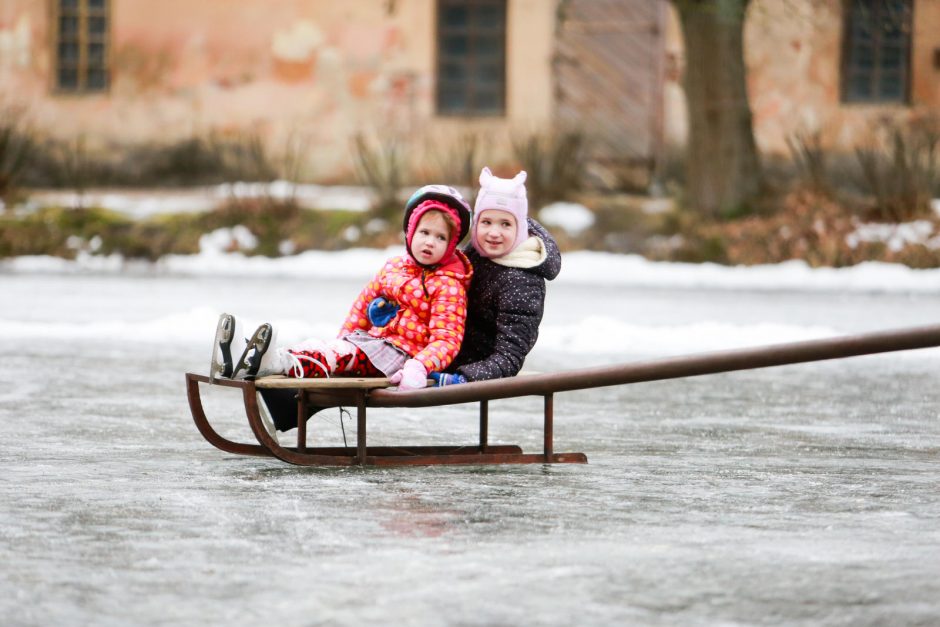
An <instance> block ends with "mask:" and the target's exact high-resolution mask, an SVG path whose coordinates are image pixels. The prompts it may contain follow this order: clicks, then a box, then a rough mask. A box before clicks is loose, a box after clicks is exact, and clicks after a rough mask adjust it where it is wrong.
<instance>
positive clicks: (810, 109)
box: [665, 0, 940, 153]
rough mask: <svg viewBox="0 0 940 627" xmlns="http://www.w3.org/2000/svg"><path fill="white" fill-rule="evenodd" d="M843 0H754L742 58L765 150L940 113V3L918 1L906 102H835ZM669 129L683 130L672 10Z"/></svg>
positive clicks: (860, 138)
mask: <svg viewBox="0 0 940 627" xmlns="http://www.w3.org/2000/svg"><path fill="white" fill-rule="evenodd" d="M842 20H843V16H842V9H841V2H840V0H787V1H785V2H783V1H781V0H755V1H754V2H753V3H752V5H751V7H750V8H749V13H748V16H747V22H746V27H745V57H746V63H747V67H748V85H749V98H750V104H751V109H752V111H753V114H754V132H755V135H756V139H757V143H758V146H759V148H760V149H761V150H762V151H763V152H765V153H766V152H781V153H782V152H786V151H787V144H786V140H787V137H788V136H790V135H791V134H793V133H796V132H805V133H814V132H819V133H820V134H821V137H822V140H823V142H824V143H825V144H826V145H828V146H830V147H834V148H838V149H851V148H852V147H853V146H856V145H858V144H859V143H861V142H864V141H865V140H866V138H867V137H868V134H869V132H870V130H871V128H872V124H873V123H874V122H875V121H876V120H879V119H881V118H884V117H885V116H888V117H896V118H901V119H904V118H908V117H911V116H916V115H921V114H923V113H924V112H929V111H934V112H940V69H938V68H936V67H934V60H933V59H934V54H935V52H934V51H935V50H937V49H940V2H938V1H937V0H915V3H914V33H913V39H912V47H913V50H912V54H911V74H912V83H911V100H912V102H911V105H910V106H908V105H867V104H856V103H852V104H846V103H842V102H840V59H841V46H842ZM666 52H667V67H671V66H677V70H676V71H673V72H670V71H668V70H667V82H666V87H665V107H666V134H667V139H668V141H669V143H671V144H678V145H681V144H682V143H684V140H685V136H686V133H687V128H686V121H685V106H686V105H685V101H684V95H683V93H682V90H681V66H682V54H683V52H682V42H681V32H680V31H679V28H678V22H677V18H676V15H675V12H674V11H672V10H670V19H669V28H668V29H667V43H666Z"/></svg>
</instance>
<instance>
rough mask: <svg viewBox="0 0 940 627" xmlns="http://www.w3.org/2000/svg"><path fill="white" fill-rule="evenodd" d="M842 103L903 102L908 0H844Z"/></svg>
mask: <svg viewBox="0 0 940 627" xmlns="http://www.w3.org/2000/svg"><path fill="white" fill-rule="evenodd" d="M844 6H845V30H844V34H843V51H842V100H843V102H870V103H890V102H897V103H906V102H907V101H908V94H909V88H910V52H911V22H912V9H911V0H846V1H845V3H844Z"/></svg>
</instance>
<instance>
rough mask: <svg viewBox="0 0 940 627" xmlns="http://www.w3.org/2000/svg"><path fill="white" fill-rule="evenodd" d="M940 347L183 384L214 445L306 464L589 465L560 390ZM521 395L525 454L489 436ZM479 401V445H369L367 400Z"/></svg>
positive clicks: (864, 339) (925, 331)
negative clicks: (563, 435) (537, 449)
mask: <svg viewBox="0 0 940 627" xmlns="http://www.w3.org/2000/svg"><path fill="white" fill-rule="evenodd" d="M935 346H940V325H938V326H929V327H918V328H913V329H902V330H895V331H885V332H880V333H869V334H864V335H854V336H846V337H840V338H830V339H822V340H811V341H807V342H794V343H789V344H775V345H769V346H762V347H757V348H747V349H740V350H731V351H721V352H714V353H704V354H700V355H690V356H683V357H670V358H666V359H659V360H654V361H648V362H638V363H632V364H621V365H616V366H606V367H598V368H585V369H581V370H571V371H566V372H558V373H552V374H535V375H527V376H520V377H511V378H506V379H497V380H493V381H479V382H476V383H465V384H462V385H454V386H448V387H443V388H425V389H421V390H410V391H398V390H393V389H392V390H390V389H386V388H387V387H388V386H389V384H388V381H387V380H386V379H354V378H333V379H289V378H284V377H268V378H262V379H258V380H256V381H243V380H230V379H216V380H215V381H214V382H213V381H211V380H210V379H209V377H208V376H205V375H200V374H194V373H187V374H186V390H187V395H188V397H189V406H190V410H191V411H192V415H193V420H194V421H195V423H196V427H197V428H198V429H199V432H200V433H201V434H202V435H203V437H204V438H205V439H206V440H207V441H208V442H209V443H210V444H212V445H213V446H215V447H216V448H219V449H221V450H223V451H226V452H228V453H235V454H239V455H262V456H273V457H277V458H278V459H281V460H283V461H285V462H288V463H291V464H298V465H301V466H350V465H372V466H405V465H435V464H529V463H540V464H545V463H585V462H587V457H586V456H585V455H584V454H583V453H556V452H555V451H554V442H553V423H554V408H553V400H554V395H555V394H556V393H558V392H566V391H571V390H583V389H590V388H597V387H606V386H611V385H624V384H628V383H639V382H645V381H660V380H665V379H675V378H683V377H691V376H698V375H705V374H716V373H720V372H731V371H735V370H750V369H755V368H766V367H770V366H780V365H785V364H795V363H804V362H810V361H823V360H829V359H841V358H845V357H854V356H859V355H869V354H875V353H885V352H893V351H902V350H911V349H917V348H929V347H935ZM210 383H214V384H215V385H221V386H225V387H232V388H238V389H240V390H241V392H242V396H243V399H244V403H245V412H246V414H247V416H248V424H249V426H250V428H251V431H252V433H253V434H254V436H255V439H256V440H257V441H258V443H257V444H253V443H239V442H234V441H232V440H228V439H226V438H224V437H222V436H221V435H219V433H218V432H217V431H216V430H215V429H213V428H212V426H211V425H210V423H209V420H208V419H207V417H206V414H205V411H204V409H203V406H202V399H201V397H200V387H199V386H200V384H210ZM266 389H268V390H270V389H289V390H294V396H295V398H296V409H297V412H296V415H297V443H296V445H295V446H282V445H281V444H280V443H279V442H278V441H277V440H276V439H275V438H273V437H272V436H271V435H270V434H269V433H268V431H267V429H266V428H265V426H264V422H263V420H262V417H261V413H260V408H259V403H258V392H259V391H263V390H266ZM521 396H541V397H542V398H543V399H544V411H543V418H544V423H543V447H542V452H541V453H524V452H523V451H522V449H521V448H520V447H518V446H515V445H493V444H489V442H488V424H489V418H488V413H489V402H490V401H492V400H497V399H503V398H515V397H521ZM473 402H476V403H479V420H480V431H479V440H478V442H476V443H473V444H467V445H452V446H369V445H368V443H367V426H368V425H367V413H366V410H367V408H369V407H375V408H380V407H398V408H412V407H434V406H442V405H454V404H460V403H473ZM312 406H316V407H318V408H319V407H339V406H344V407H355V408H356V424H357V436H356V446H355V447H308V446H307V427H306V425H307V418H308V417H309V415H310V407H312Z"/></svg>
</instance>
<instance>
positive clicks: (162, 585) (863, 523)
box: [0, 274, 940, 625]
mask: <svg viewBox="0 0 940 627" xmlns="http://www.w3.org/2000/svg"><path fill="white" fill-rule="evenodd" d="M358 284H359V282H358V281H350V280H343V281H339V280H337V281H328V280H322V279H321V280H300V279H297V280H262V279H250V278H243V279H239V278H225V279H216V280H212V279H208V278H169V277H163V278H154V277H128V276H123V275H120V276H97V277H96V276H69V277H63V276H54V275H53V276H42V275H17V274H12V275H10V274H8V275H2V274H0V330H2V331H3V334H4V343H3V346H4V359H3V360H0V379H2V380H3V381H5V382H6V385H5V386H4V387H3V389H2V391H0V459H2V468H3V480H2V481H0V562H2V564H3V566H2V570H0V616H3V617H4V618H3V623H4V624H5V625H87V624H94V625H127V624H138V625H140V624H148V625H149V624H222V623H225V624H234V625H241V624H259V623H262V622H264V623H269V624H277V625H321V624H323V625H347V624H361V623H364V622H370V621H383V622H386V623H390V624H413V625H425V624H432V625H433V624H459V625H492V624H505V625H511V624H529V625H538V624H545V625H549V624H550V625H559V624H595V625H599V624H631V623H633V624H636V623H639V624H653V625H657V624H663V625H665V624H686V625H689V624H691V625H696V624H781V623H783V624H839V625H843V624H844V625H875V624H892V625H904V624H936V622H937V621H938V620H940V492H938V489H937V487H938V484H940V420H938V418H940V385H938V377H937V372H938V365H940V356H938V353H937V351H936V350H930V351H917V352H911V353H904V354H895V355H882V356H873V357H863V358H855V359H850V360H842V361H838V362H827V363H819V364H806V365H798V366H787V367H781V368H774V369H767V370H760V371H751V372H742V373H735V374H726V375H714V376H709V377H699V378H694V379H685V380H677V381H670V382H660V383H648V384H638V385H633V386H621V387H615V388H604V389H598V390H593V391H589V392H588V391H585V392H571V393H564V394H560V395H558V396H557V397H556V400H555V415H556V424H555V448H556V451H583V452H584V453H586V454H587V456H588V459H589V463H588V464H587V465H556V466H541V465H529V466H518V467H512V466H507V467H485V468H483V467H447V468H442V467H436V468H404V469H391V470H381V469H356V468H352V469H316V468H298V467H291V466H287V465H285V464H282V463H281V462H278V461H275V460H266V459H256V458H248V457H235V456H231V455H227V454H225V453H222V452H221V451H218V450H216V449H214V448H213V447H212V446H210V445H209V444H208V443H206V442H205V441H204V440H203V439H202V438H201V436H200V435H199V434H198V432H197V431H196V429H195V427H194V426H193V423H192V420H191V418H190V417H189V412H188V407H187V404H186V400H185V390H184V384H183V383H184V382H183V373H184V372H186V371H189V370H196V371H204V370H205V369H206V362H207V359H208V351H209V347H208V344H209V342H210V339H211V333H212V329H213V328H214V322H215V319H214V315H215V314H216V313H217V312H218V311H220V310H223V309H229V310H234V311H236V312H244V313H247V314H249V315H251V316H255V317H257V318H261V317H265V316H266V314H268V313H271V315H272V317H274V318H276V319H284V320H286V321H288V323H287V328H288V329H291V328H293V330H294V331H295V332H296V333H301V332H307V331H311V330H313V331H317V332H325V333H331V332H332V330H334V329H335V327H336V326H337V325H338V323H339V321H340V319H341V316H342V314H343V313H344V311H345V308H346V306H347V305H348V304H349V302H350V301H351V299H352V296H353V295H354V293H355V290H356V289H357V287H358ZM938 313H940V296H938V295H936V294H933V295H931V294H919V295H909V294H904V293H896V294H874V293H856V294H846V293H825V292H814V293H799V292H760V293H758V292H750V291H719V292H706V291H696V290H647V289H631V288H616V289H609V290H607V289H599V288H597V287H588V286H579V285H575V284H563V283H562V284H558V285H552V286H551V288H550V300H549V306H548V309H547V312H546V319H545V322H544V323H543V338H542V340H541V341H540V344H539V346H538V347H537V349H536V351H535V353H534V354H533V356H532V357H531V359H530V361H529V363H528V367H529V368H531V369H534V370H540V371H550V370H557V369H560V368H569V367H581V366H589V365H599V364H607V363H616V362H620V361H629V360H632V359H639V358H642V359H647V358H650V357H656V356H658V355H664V354H683V353H691V352H699V351H701V350H712V349H717V348H722V347H730V346H732V345H737V344H739V343H741V338H742V337H745V338H747V339H748V340H753V343H772V342H774V341H775V338H776V341H790V340H798V339H803V338H804V337H817V336H820V335H826V334H833V335H834V334H840V333H854V332H863V331H869V330H876V329H885V328H895V327H905V326H912V325H919V324H936V323H937V322H938V321H940V316H938ZM321 323H322V324H321ZM603 323H608V324H610V325H612V326H613V327H614V330H615V331H616V333H617V334H618V335H619V337H620V338H621V340H619V341H620V342H621V343H619V344H618V342H617V341H612V343H610V344H608V343H606V342H605V345H604V346H597V345H596V344H597V341H596V336H593V335H592V333H591V329H592V328H594V327H596V325H598V324H603ZM305 325H309V326H305ZM594 330H596V328H595V329H594ZM650 338H652V340H651V339H650ZM744 343H747V342H744ZM657 347H659V349H658V348H657ZM226 392H227V391H225V390H222V391H218V390H213V391H212V393H211V394H209V396H208V398H207V401H206V403H207V410H208V412H209V413H210V416H214V417H216V418H217V421H218V422H219V423H220V424H221V426H222V430H223V431H224V432H225V433H226V434H228V435H231V436H238V437H239V438H243V437H247V436H248V431H247V425H246V424H245V421H244V419H243V418H242V417H240V416H241V413H240V412H241V409H240V406H239V403H238V399H237V398H236V397H235V396H236V395H234V394H232V393H231V392H230V391H228V392H229V393H226ZM540 410H541V403H540V400H539V399H535V398H530V399H516V400H507V401H494V402H493V403H491V410H490V411H491V427H490V430H491V441H493V442H506V443H518V444H520V445H522V446H523V448H524V449H526V450H538V449H539V447H540V441H541V440H540V438H541V431H540V426H541V413H540ZM318 416H319V415H318ZM370 418H371V420H370V442H371V443H373V444H379V443H390V444H392V443H396V442H408V443H428V444H431V443H446V444H450V443H457V442H463V441H469V442H472V441H473V439H474V437H475V435H476V432H475V429H476V410H475V406H457V407H446V408H440V409H426V410H416V411H413V412H411V413H408V411H407V410H373V411H372V412H370ZM311 430H312V437H316V438H319V439H318V442H322V443H324V444H329V443H341V442H342V432H341V430H340V426H339V422H338V416H337V415H336V414H332V415H328V416H326V417H323V418H319V417H318V418H316V419H315V420H314V421H312V422H311ZM353 432H354V424H353V422H352V421H349V420H347V421H346V435H347V437H348V438H354V433H353Z"/></svg>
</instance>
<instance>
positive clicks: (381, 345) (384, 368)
mask: <svg viewBox="0 0 940 627" xmlns="http://www.w3.org/2000/svg"><path fill="white" fill-rule="evenodd" d="M343 339H344V340H346V341H347V342H349V343H350V344H353V345H355V346H356V347H357V348H358V349H359V350H361V351H362V352H363V353H365V354H366V357H368V358H369V361H371V362H372V365H373V366H375V367H376V368H377V369H378V370H380V371H381V372H382V373H383V374H384V375H385V376H386V377H390V376H392V375H393V374H395V373H396V372H398V371H399V370H401V368H402V366H404V365H405V362H406V361H407V360H409V359H411V355H409V354H408V353H406V352H405V351H403V350H401V349H400V348H398V347H396V346H393V345H391V344H389V343H388V342H386V341H385V340H384V339H382V338H380V337H372V336H371V335H369V334H368V333H366V332H365V331H356V332H355V333H350V334H349V335H346V336H344V337H343Z"/></svg>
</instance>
